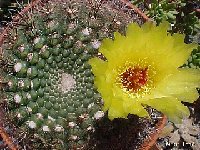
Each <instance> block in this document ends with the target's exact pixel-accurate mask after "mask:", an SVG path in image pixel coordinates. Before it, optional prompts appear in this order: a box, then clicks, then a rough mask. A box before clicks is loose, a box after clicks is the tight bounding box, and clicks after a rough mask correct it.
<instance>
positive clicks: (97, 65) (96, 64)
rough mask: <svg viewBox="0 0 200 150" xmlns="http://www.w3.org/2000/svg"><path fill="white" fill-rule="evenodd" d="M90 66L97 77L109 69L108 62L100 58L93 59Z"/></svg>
mask: <svg viewBox="0 0 200 150" xmlns="http://www.w3.org/2000/svg"><path fill="white" fill-rule="evenodd" d="M89 64H90V65H91V66H92V72H93V74H94V75H95V76H98V75H103V74H104V73H105V71H106V69H107V62H106V61H103V60H101V59H99V58H91V59H90V60H89Z"/></svg>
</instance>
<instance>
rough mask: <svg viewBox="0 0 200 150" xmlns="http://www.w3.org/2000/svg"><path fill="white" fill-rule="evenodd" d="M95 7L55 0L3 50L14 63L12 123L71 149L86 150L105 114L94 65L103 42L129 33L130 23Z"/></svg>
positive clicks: (28, 18)
mask: <svg viewBox="0 0 200 150" xmlns="http://www.w3.org/2000/svg"><path fill="white" fill-rule="evenodd" d="M93 3H94V4H95V5H93ZM93 3H88V2H87V1H84V2H83V1H67V0H62V1H54V0H52V1H49V2H48V3H45V6H43V7H41V6H38V7H35V8H34V9H33V10H31V11H30V12H28V13H27V14H23V16H22V18H21V19H20V20H19V21H18V25H16V26H14V27H12V28H11V29H10V34H9V35H8V37H7V39H6V40H5V42H4V44H3V46H2V48H3V50H4V55H3V58H4V59H8V60H9V62H11V65H10V68H9V69H6V70H2V72H3V73H2V76H3V80H4V82H6V83H7V86H5V87H4V88H3V97H4V98H3V100H2V101H6V102H7V103H8V108H9V112H8V114H9V115H10V116H11V117H10V118H13V119H14V120H15V121H16V122H15V125H16V126H17V128H20V129H22V130H25V131H28V132H32V131H34V133H35V134H36V135H37V136H39V137H40V138H46V139H47V140H48V137H51V138H52V137H53V138H54V139H56V140H57V141H62V142H61V143H62V144H61V147H63V146H64V147H65V148H69V149H70V148H81V147H84V146H85V141H86V140H88V139H89V133H90V132H92V131H93V130H94V123H95V119H99V118H100V117H102V116H103V115H104V114H103V113H102V111H101V105H102V102H101V98H100V95H99V93H98V92H97V89H96V88H95V87H94V85H93V84H94V76H93V74H92V72H91V66H90V65H89V64H88V60H89V59H90V58H91V57H93V56H98V50H97V49H98V48H99V46H100V44H101V40H102V39H103V38H105V37H112V35H113V32H114V31H116V30H118V31H120V32H123V30H124V28H125V26H126V24H127V23H128V22H129V21H130V18H127V17H126V19H124V16H123V15H124V14H123V13H122V12H121V13H119V14H117V16H116V15H115V13H116V12H114V11H110V10H109V9H108V8H106V7H101V6H100V5H99V4H100V3H99V4H98V5H99V6H98V7H99V8H98V9H99V10H97V8H93V7H97V6H96V4H97V3H96V2H93ZM107 5H108V4H107ZM120 17H121V18H120ZM128 19H129V20H128ZM105 86H106V85H105ZM52 134H53V136H52ZM58 143H59V142H57V144H58ZM59 149H60V148H59ZM61 149H63V148H61Z"/></svg>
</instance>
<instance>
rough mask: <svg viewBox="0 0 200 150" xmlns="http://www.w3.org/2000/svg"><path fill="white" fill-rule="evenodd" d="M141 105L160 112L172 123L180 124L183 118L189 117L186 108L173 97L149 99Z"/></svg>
mask: <svg viewBox="0 0 200 150" xmlns="http://www.w3.org/2000/svg"><path fill="white" fill-rule="evenodd" d="M143 103H144V104H147V105H149V106H151V107H153V108H155V109H156V110H158V111H161V112H162V113H164V114H165V115H167V117H168V119H169V120H170V121H172V122H174V123H180V122H181V120H182V119H183V118H187V117H189V114H190V112H189V110H188V108H187V107H186V106H184V105H183V104H182V103H181V102H180V101H178V100H177V99H176V98H173V97H163V98H158V99H150V100H147V101H143Z"/></svg>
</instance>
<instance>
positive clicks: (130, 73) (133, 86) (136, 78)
mask: <svg viewBox="0 0 200 150" xmlns="http://www.w3.org/2000/svg"><path fill="white" fill-rule="evenodd" d="M147 70H148V68H144V69H143V68H139V67H135V68H128V69H127V70H126V71H125V72H124V73H122V74H121V82H122V85H123V86H124V87H125V88H126V89H127V90H128V91H133V92H135V91H137V90H139V89H140V88H141V87H142V86H144V85H145V84H146V83H147V79H148V73H147Z"/></svg>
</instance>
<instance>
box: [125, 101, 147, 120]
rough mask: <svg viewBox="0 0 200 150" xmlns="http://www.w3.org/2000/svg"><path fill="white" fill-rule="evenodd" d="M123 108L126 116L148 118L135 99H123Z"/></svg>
mask: <svg viewBox="0 0 200 150" xmlns="http://www.w3.org/2000/svg"><path fill="white" fill-rule="evenodd" d="M123 107H124V110H125V112H126V113H127V114H128V113H130V114H134V115H138V116H139V117H147V116H149V115H148V113H147V111H146V110H145V109H144V108H143V106H142V105H141V103H140V102H138V100H137V99H132V98H127V97H124V99H123Z"/></svg>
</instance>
